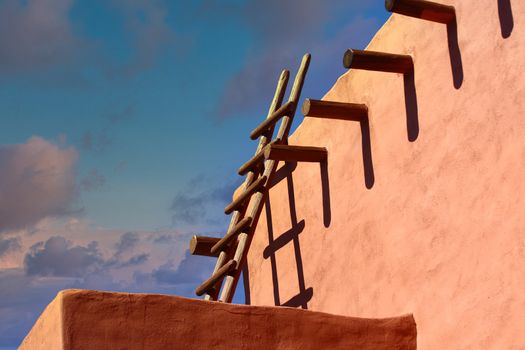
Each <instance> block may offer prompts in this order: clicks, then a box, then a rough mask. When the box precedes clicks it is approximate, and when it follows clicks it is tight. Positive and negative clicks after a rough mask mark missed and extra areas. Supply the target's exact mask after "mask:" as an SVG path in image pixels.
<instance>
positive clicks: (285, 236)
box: [263, 165, 329, 309]
mask: <svg viewBox="0 0 525 350" xmlns="http://www.w3.org/2000/svg"><path fill="white" fill-rule="evenodd" d="M322 167H323V166H322ZM283 168H284V167H283ZM281 169H282V168H281ZM290 169H292V170H291V171H290ZM294 169H295V167H294V166H293V165H292V166H291V167H290V168H288V172H287V173H285V176H283V177H281V181H283V180H285V179H286V182H287V188H288V201H289V207H290V220H291V222H292V227H291V228H290V229H288V230H287V231H285V232H283V233H281V234H280V235H278V237H277V238H275V235H274V229H273V222H272V210H271V204H270V199H269V196H266V198H265V205H264V207H265V210H266V225H267V228H268V242H269V244H268V246H267V247H266V248H265V249H264V251H263V257H264V258H265V259H270V264H271V269H272V282H273V297H274V303H275V305H276V306H288V307H301V308H303V309H308V302H309V301H310V300H311V299H312V297H313V288H312V287H309V288H306V282H305V279H304V268H303V259H302V254H301V246H300V242H299V235H300V234H301V232H302V231H303V230H304V228H305V221H304V220H301V221H298V220H297V212H296V207H295V192H294V185H293V176H292V172H293V170H294ZM324 169H325V170H324V171H323V170H321V174H322V175H321V177H322V178H323V176H324V175H323V174H326V180H327V179H328V175H327V174H328V173H327V167H326V165H325V166H324ZM323 181H324V180H322V182H323ZM275 184H276V183H273V185H275ZM323 188H325V186H323ZM326 191H327V193H328V192H329V191H328V190H326ZM325 196H326V195H325V191H324V190H323V202H324V201H325V198H324V197H325ZM328 197H329V194H328ZM328 202H329V198H328ZM323 205H324V203H323ZM328 206H329V204H328ZM328 209H329V208H328ZM325 225H326V219H325ZM289 243H292V244H293V248H294V256H295V262H296V269H297V280H298V287H299V292H298V293H297V294H296V295H295V296H293V297H292V298H290V299H289V300H287V301H285V302H281V297H280V294H279V277H278V273H277V260H276V253H277V251H278V250H279V249H281V248H283V247H285V246H286V245H288V244H289Z"/></svg>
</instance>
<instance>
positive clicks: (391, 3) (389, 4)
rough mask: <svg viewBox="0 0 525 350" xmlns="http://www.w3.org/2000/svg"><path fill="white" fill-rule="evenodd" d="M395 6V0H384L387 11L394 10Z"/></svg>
mask: <svg viewBox="0 0 525 350" xmlns="http://www.w3.org/2000/svg"><path fill="white" fill-rule="evenodd" d="M395 6H396V0H385V9H386V10H387V11H388V12H392V11H394V7H395Z"/></svg>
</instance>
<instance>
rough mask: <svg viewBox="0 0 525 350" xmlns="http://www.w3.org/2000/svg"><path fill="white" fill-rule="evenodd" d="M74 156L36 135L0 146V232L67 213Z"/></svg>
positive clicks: (72, 191)
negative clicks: (23, 140) (19, 141)
mask: <svg viewBox="0 0 525 350" xmlns="http://www.w3.org/2000/svg"><path fill="white" fill-rule="evenodd" d="M77 158H78V154H77V152H76V150H75V149H73V148H61V147H59V146H57V145H55V144H53V143H51V142H49V141H47V140H45V139H43V138H40V137H32V138H30V139H29V140H28V141H27V142H26V143H24V144H17V145H4V146H0V232H2V231H7V230H15V229H22V228H26V227H29V226H31V225H34V224H36V223H37V222H38V221H40V220H41V219H43V218H45V217H49V216H61V215H65V214H68V213H71V211H72V209H71V206H72V202H73V200H74V199H75V195H76V192H75V171H74V167H75V163H76V161H77Z"/></svg>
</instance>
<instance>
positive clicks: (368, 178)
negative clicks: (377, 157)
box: [359, 117, 375, 189]
mask: <svg viewBox="0 0 525 350" xmlns="http://www.w3.org/2000/svg"><path fill="white" fill-rule="evenodd" d="M359 124H360V127H361V152H362V154H363V171H364V176H365V186H366V188H368V189H371V188H372V187H374V183H375V175H374V162H373V161H372V145H371V143H370V123H369V121H368V117H366V118H365V119H363V120H361V121H360V122H359Z"/></svg>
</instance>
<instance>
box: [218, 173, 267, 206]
mask: <svg viewBox="0 0 525 350" xmlns="http://www.w3.org/2000/svg"><path fill="white" fill-rule="evenodd" d="M265 183H266V176H261V177H260V178H258V179H257V180H255V181H254V182H253V183H252V184H251V185H250V187H248V188H247V189H246V190H244V192H243V193H241V194H240V195H239V197H237V198H236V199H234V200H233V202H231V203H230V204H228V206H226V208H224V214H226V215H228V214H231V213H232V212H233V211H234V210H236V209H237V208H239V207H240V206H241V205H242V204H243V203H244V201H246V200H247V199H249V198H250V197H251V196H252V194H254V193H255V192H259V191H260V189H261V188H262V187H263V186H264V184H265Z"/></svg>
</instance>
